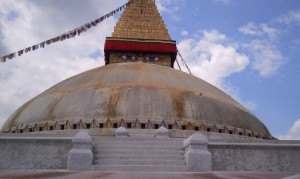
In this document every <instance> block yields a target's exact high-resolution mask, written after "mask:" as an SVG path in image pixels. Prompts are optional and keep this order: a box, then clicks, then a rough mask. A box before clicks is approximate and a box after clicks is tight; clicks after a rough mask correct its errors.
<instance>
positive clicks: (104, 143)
mask: <svg viewBox="0 0 300 179" xmlns="http://www.w3.org/2000/svg"><path fill="white" fill-rule="evenodd" d="M94 145H96V146H119V145H130V146H132V145H134V146H137V145H139V146H153V145H159V146H176V147H178V146H182V142H181V141H169V142H166V141H118V142H115V141H94Z"/></svg>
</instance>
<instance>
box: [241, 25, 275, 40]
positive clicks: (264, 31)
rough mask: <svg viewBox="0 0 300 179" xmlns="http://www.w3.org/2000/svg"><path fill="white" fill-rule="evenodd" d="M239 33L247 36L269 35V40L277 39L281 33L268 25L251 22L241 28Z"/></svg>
mask: <svg viewBox="0 0 300 179" xmlns="http://www.w3.org/2000/svg"><path fill="white" fill-rule="evenodd" d="M239 31H240V32H241V33H243V34H245V35H251V36H264V35H267V36H268V37H269V38H275V37H277V36H278V35H279V33H280V31H279V30H278V29H276V28H272V27H270V26H269V25H268V24H259V25H256V24H255V23H252V22H249V23H248V24H246V25H244V26H243V27H241V28H239Z"/></svg>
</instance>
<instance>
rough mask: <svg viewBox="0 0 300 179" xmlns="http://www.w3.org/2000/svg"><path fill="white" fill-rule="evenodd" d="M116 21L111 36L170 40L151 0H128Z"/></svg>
mask: <svg viewBox="0 0 300 179" xmlns="http://www.w3.org/2000/svg"><path fill="white" fill-rule="evenodd" d="M130 2H131V4H130V6H128V7H127V8H126V9H125V11H124V12H123V14H122V16H121V17H120V19H119V21H118V22H117V24H116V26H115V28H114V32H113V34H112V37H119V38H134V39H155V40H171V38H170V35H169V33H168V30H167V28H166V25H165V23H164V21H163V19H162V17H161V16H160V13H159V12H158V10H157V7H156V5H155V1H153V0H130Z"/></svg>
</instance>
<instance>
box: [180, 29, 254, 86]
mask: <svg viewBox="0 0 300 179" xmlns="http://www.w3.org/2000/svg"><path fill="white" fill-rule="evenodd" d="M226 39H227V37H226V35H224V34H221V33H219V32H218V31H216V30H211V31H204V32H203V36H202V37H201V38H199V39H185V40H183V41H181V42H179V44H178V49H179V51H180V52H181V53H182V55H183V57H184V58H185V60H186V61H188V64H189V65H190V68H191V71H192V72H193V74H194V75H196V76H198V77H200V78H202V79H204V80H206V81H208V82H210V83H212V84H213V85H216V86H218V87H219V88H222V89H224V86H223V80H224V79H225V78H227V77H229V76H230V75H232V74H234V73H237V72H240V71H242V70H243V69H244V68H245V67H246V66H247V65H248V64H249V59H248V57H247V56H245V55H244V54H240V53H239V52H237V50H236V48H235V47H234V46H230V45H229V44H226V42H225V41H226Z"/></svg>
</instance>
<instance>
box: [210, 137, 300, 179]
mask: <svg viewBox="0 0 300 179" xmlns="http://www.w3.org/2000/svg"><path fill="white" fill-rule="evenodd" d="M289 143H291V141H280V142H279V141H277V143H275V144H274V143H241V142H240V143H220V142H210V144H209V146H208V150H209V151H210V152H211V154H212V163H213V171H263V172H288V173H299V172H300V167H299V166H300V160H299V158H300V142H299V141H294V144H289Z"/></svg>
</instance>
